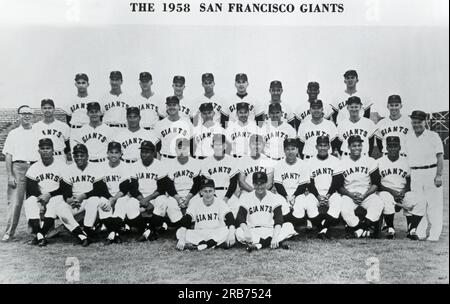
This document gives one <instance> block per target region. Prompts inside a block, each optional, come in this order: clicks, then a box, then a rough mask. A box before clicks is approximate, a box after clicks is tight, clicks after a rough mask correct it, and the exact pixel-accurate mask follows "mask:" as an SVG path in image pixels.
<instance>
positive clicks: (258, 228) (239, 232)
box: [236, 172, 296, 252]
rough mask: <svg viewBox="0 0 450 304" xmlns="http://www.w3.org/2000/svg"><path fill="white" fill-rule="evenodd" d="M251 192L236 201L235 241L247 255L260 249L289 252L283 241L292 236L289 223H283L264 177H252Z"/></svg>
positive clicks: (258, 174)
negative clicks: (245, 250)
mask: <svg viewBox="0 0 450 304" xmlns="http://www.w3.org/2000/svg"><path fill="white" fill-rule="evenodd" d="M252 178H253V187H254V188H255V191H252V192H247V193H243V194H242V195H241V197H240V198H239V206H240V207H239V212H238V215H237V218H236V224H237V226H238V227H239V228H237V229H236V239H237V240H238V241H239V242H241V243H243V244H246V245H247V251H248V252H251V251H253V250H258V249H261V248H263V247H270V248H272V249H276V248H279V247H281V248H283V249H289V246H288V245H287V244H285V243H284V242H283V241H284V240H286V239H288V238H290V237H292V236H294V235H295V234H296V232H295V230H294V227H293V226H292V224H291V223H283V213H282V211H281V205H282V204H283V198H282V197H281V196H280V195H277V194H274V193H272V192H270V191H267V174H266V173H264V172H255V173H253V177H252Z"/></svg>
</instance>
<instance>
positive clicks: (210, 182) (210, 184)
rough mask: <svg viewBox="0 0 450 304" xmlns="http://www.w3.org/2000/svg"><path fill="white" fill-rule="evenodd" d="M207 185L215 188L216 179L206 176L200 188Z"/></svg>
mask: <svg viewBox="0 0 450 304" xmlns="http://www.w3.org/2000/svg"><path fill="white" fill-rule="evenodd" d="M207 187H210V188H215V187H216V185H215V184H214V180H213V179H211V178H204V179H202V180H201V182H200V189H203V188H207Z"/></svg>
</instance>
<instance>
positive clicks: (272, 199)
mask: <svg viewBox="0 0 450 304" xmlns="http://www.w3.org/2000/svg"><path fill="white" fill-rule="evenodd" d="M283 201H284V199H283V197H282V196H281V195H277V194H274V193H272V192H270V191H267V193H266V196H264V198H263V199H262V200H260V199H259V198H257V197H256V195H255V191H252V192H246V193H243V194H242V195H241V197H240V198H239V202H240V205H241V206H242V207H243V208H244V209H245V210H247V225H248V227H249V228H255V227H268V228H270V227H273V226H274V225H275V221H274V210H275V208H277V207H279V206H281V205H282V204H283Z"/></svg>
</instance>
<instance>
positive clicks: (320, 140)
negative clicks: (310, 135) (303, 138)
mask: <svg viewBox="0 0 450 304" xmlns="http://www.w3.org/2000/svg"><path fill="white" fill-rule="evenodd" d="M316 144H318V145H319V144H327V145H329V144H330V137H328V135H321V136H318V137H317V138H316Z"/></svg>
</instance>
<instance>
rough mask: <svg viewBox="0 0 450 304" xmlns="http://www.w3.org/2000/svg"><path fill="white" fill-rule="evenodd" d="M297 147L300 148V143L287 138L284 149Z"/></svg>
mask: <svg viewBox="0 0 450 304" xmlns="http://www.w3.org/2000/svg"><path fill="white" fill-rule="evenodd" d="M290 146H292V147H296V148H298V142H297V140H296V139H295V138H286V139H285V140H284V142H283V148H284V149H286V148H287V147H290Z"/></svg>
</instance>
